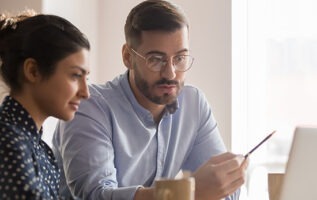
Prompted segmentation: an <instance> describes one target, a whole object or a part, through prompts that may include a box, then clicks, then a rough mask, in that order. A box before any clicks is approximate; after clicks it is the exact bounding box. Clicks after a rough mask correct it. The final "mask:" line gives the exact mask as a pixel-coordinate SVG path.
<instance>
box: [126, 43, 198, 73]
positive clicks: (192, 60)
mask: <svg viewBox="0 0 317 200" xmlns="http://www.w3.org/2000/svg"><path fill="white" fill-rule="evenodd" d="M130 49H131V51H132V52H133V53H135V54H136V55H137V56H139V57H140V58H142V59H143V60H144V61H145V63H146V66H147V67H148V68H149V69H150V70H151V71H153V72H160V71H162V69H163V67H165V66H166V65H167V62H166V64H165V65H162V67H161V68H160V69H159V70H154V69H153V68H151V67H149V65H148V61H147V60H148V58H146V57H145V56H143V55H141V54H140V53H138V52H137V51H136V50H134V49H133V48H131V47H130ZM185 56H188V57H189V58H190V59H191V63H190V65H189V67H188V68H186V70H179V69H177V68H176V67H175V65H174V62H173V61H172V65H173V68H174V69H175V71H178V72H186V71H188V70H189V69H190V68H192V66H193V63H194V60H195V58H194V57H193V56H191V55H185ZM174 57H176V56H171V58H172V59H173V58H174Z"/></svg>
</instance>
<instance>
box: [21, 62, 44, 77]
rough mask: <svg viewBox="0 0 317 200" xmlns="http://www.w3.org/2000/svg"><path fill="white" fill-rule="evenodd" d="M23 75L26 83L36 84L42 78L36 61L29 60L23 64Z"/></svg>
mask: <svg viewBox="0 0 317 200" xmlns="http://www.w3.org/2000/svg"><path fill="white" fill-rule="evenodd" d="M23 74H24V77H25V79H26V81H28V82H31V83H34V82H36V81H38V80H40V78H41V74H40V72H39V68H38V64H37V62H36V60H35V59H33V58H27V59H25V61H24V63H23Z"/></svg>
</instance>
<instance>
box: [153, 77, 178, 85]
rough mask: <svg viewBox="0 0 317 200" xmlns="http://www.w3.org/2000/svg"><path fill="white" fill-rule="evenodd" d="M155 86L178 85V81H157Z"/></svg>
mask: <svg viewBox="0 0 317 200" xmlns="http://www.w3.org/2000/svg"><path fill="white" fill-rule="evenodd" d="M155 84H156V85H163V84H166V85H178V81H175V80H167V79H165V78H164V79H161V80H159V81H157V82H156V83H155Z"/></svg>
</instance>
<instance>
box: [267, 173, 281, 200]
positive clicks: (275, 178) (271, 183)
mask: <svg viewBox="0 0 317 200" xmlns="http://www.w3.org/2000/svg"><path fill="white" fill-rule="evenodd" d="M283 177H284V173H268V190H269V198H270V200H278V199H279V195H280V192H281V186H282V181H283Z"/></svg>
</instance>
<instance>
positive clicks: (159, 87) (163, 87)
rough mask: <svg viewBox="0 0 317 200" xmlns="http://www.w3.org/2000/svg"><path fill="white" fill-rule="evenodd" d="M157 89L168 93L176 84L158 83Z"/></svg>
mask: <svg viewBox="0 0 317 200" xmlns="http://www.w3.org/2000/svg"><path fill="white" fill-rule="evenodd" d="M158 89H159V90H160V91H162V92H163V93H168V94H170V93H172V92H173V91H174V90H175V89H176V85H167V84H164V85H159V86H158Z"/></svg>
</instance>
